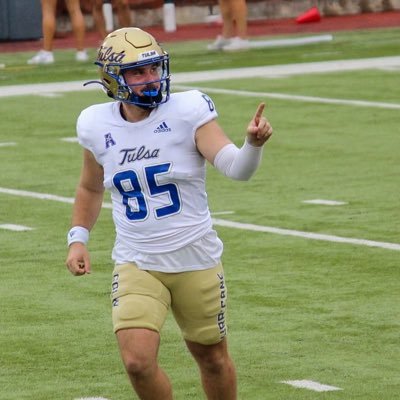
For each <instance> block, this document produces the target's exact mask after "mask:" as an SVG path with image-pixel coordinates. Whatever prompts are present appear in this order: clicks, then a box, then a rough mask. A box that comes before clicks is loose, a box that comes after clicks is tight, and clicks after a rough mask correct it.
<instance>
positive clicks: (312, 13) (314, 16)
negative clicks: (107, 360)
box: [296, 7, 321, 24]
mask: <svg viewBox="0 0 400 400" xmlns="http://www.w3.org/2000/svg"><path fill="white" fill-rule="evenodd" d="M319 21H321V14H320V13H319V10H318V8H317V7H312V8H310V9H309V10H307V11H306V12H305V13H304V14H301V15H299V16H298V17H297V18H296V22H297V23H298V24H306V23H309V22H319Z"/></svg>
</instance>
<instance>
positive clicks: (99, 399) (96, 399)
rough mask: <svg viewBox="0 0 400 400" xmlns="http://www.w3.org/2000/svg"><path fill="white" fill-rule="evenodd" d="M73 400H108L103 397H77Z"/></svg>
mask: <svg viewBox="0 0 400 400" xmlns="http://www.w3.org/2000/svg"><path fill="white" fill-rule="evenodd" d="M75 400H108V399H106V398H105V397H79V398H78V399H75Z"/></svg>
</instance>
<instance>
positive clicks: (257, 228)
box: [0, 187, 400, 251]
mask: <svg viewBox="0 0 400 400" xmlns="http://www.w3.org/2000/svg"><path fill="white" fill-rule="evenodd" d="M0 193H4V194H8V195H13V196H22V197H31V198H35V199H39V200H53V201H59V202H62V203H69V204H73V202H74V199H73V198H72V197H63V196H57V195H54V194H48V193H36V192H30V191H26V190H17V189H9V188H4V187H0ZM103 208H108V209H111V208H112V205H111V204H110V203H103ZM213 224H214V225H216V226H223V227H228V228H235V229H242V230H247V231H253V232H265V233H273V234H276V235H283V236H296V237H300V238H303V239H312V240H321V241H325V242H335V243H347V244H352V245H357V246H367V247H379V248H381V249H386V250H397V251H400V244H398V243H388V242H378V241H374V240H367V239H357V238H348V237H341V236H335V235H327V234H322V233H314V232H304V231H297V230H293V229H284V228H276V227H272V226H263V225H254V224H246V223H241V222H234V221H228V220H225V219H218V218H213Z"/></svg>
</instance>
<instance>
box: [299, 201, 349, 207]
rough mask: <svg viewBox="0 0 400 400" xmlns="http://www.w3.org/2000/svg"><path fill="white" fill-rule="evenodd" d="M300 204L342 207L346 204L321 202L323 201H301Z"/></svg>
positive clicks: (343, 202) (341, 202)
mask: <svg viewBox="0 0 400 400" xmlns="http://www.w3.org/2000/svg"><path fill="white" fill-rule="evenodd" d="M302 203H305V204H317V205H323V206H343V205H345V204H347V203H346V202H345V201H337V200H323V199H313V200H303V201H302Z"/></svg>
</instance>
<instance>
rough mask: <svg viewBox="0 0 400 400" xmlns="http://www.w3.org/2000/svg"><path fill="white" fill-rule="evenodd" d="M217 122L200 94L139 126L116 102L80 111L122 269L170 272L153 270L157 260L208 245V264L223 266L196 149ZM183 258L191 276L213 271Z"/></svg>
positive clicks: (175, 101) (186, 96) (173, 101)
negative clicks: (198, 137)
mask: <svg viewBox="0 0 400 400" xmlns="http://www.w3.org/2000/svg"><path fill="white" fill-rule="evenodd" d="M216 117H217V112H216V110H215V106H214V103H213V102H212V100H211V99H210V98H209V97H208V96H207V95H205V94H203V93H201V92H199V91H197V90H192V91H187V92H181V93H173V94H171V97H170V99H169V101H168V102H167V103H164V104H162V105H160V106H158V107H157V108H155V109H154V110H153V111H152V112H151V114H150V115H149V117H148V118H146V119H144V120H142V121H139V122H134V123H132V122H128V121H126V120H124V119H123V118H122V116H121V113H120V103H119V102H109V103H104V104H97V105H93V106H91V107H88V108H87V109H85V110H83V111H82V113H81V115H80V116H79V118H78V122H77V132H78V139H79V143H80V144H81V145H82V146H83V147H84V148H86V149H88V150H89V151H91V152H92V153H93V155H94V157H95V158H96V160H97V162H98V163H99V164H100V165H102V166H103V169H104V186H105V188H106V189H108V190H109V191H110V192H111V199H112V203H113V219H114V223H115V227H116V234H117V236H116V242H115V247H114V250H113V258H114V260H115V261H116V262H117V263H122V262H128V261H135V262H137V263H138V265H139V267H142V268H148V269H160V270H169V269H168V268H167V266H164V267H162V266H161V267H160V268H157V266H155V265H153V264H155V263H158V262H159V259H158V258H157V257H158V255H166V253H170V254H173V253H174V252H177V254H180V253H182V251H183V248H184V247H185V246H187V245H190V244H193V243H197V242H198V241H200V240H204V238H208V239H210V240H211V242H210V240H208V244H207V243H206V244H204V243H203V245H206V247H209V252H210V253H211V254H209V255H208V256H207V257H209V258H210V257H211V258H212V261H210V262H208V263H209V264H212V263H214V262H215V261H218V258H219V256H220V253H221V252H222V244H221V243H220V240H219V239H218V238H217V237H216V235H215V232H214V231H213V230H212V222H211V217H210V212H209V208H208V203H207V194H206V191H205V175H206V162H205V159H204V157H203V156H202V155H201V154H200V153H199V151H198V150H197V147H196V143H195V132H196V130H197V129H198V128H199V127H200V126H202V125H203V124H205V123H207V122H209V121H211V120H212V119H215V118H216ZM212 238H214V239H212ZM213 243H215V244H213ZM189 247H190V246H189ZM171 252H172V253H171ZM151 255H154V258H153V261H152V259H151ZM183 258H185V256H183ZM186 258H187V259H186V264H188V263H189V264H191V265H190V268H192V267H193V268H195V269H199V268H205V267H207V268H208V267H211V266H213V265H207V266H205V265H204V266H201V265H196V266H195V265H193V264H194V256H193V254H192V253H191V254H189V255H186ZM145 259H147V260H149V261H148V263H147V265H146V261H143V260H145ZM183 264H185V261H183ZM197 264H199V263H198V262H197ZM200 264H201V262H200ZM190 268H189V266H188V265H186V266H184V267H183V269H184V270H186V269H190ZM176 270H177V267H174V268H172V271H173V272H175V271H176Z"/></svg>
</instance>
